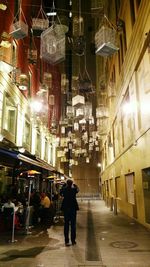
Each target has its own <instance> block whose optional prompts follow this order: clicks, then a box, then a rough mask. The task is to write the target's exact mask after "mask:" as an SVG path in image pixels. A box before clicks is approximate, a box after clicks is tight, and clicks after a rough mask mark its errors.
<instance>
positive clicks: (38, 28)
mask: <svg viewBox="0 0 150 267" xmlns="http://www.w3.org/2000/svg"><path fill="white" fill-rule="evenodd" d="M48 27H49V20H48V17H47V15H46V13H45V12H44V10H43V8H42V5H41V6H40V9H39V12H38V14H37V17H36V18H32V30H33V34H34V35H35V36H40V35H41V33H42V32H43V31H44V30H46V29H47V28H48Z"/></svg>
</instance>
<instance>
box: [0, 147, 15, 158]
mask: <svg viewBox="0 0 150 267" xmlns="http://www.w3.org/2000/svg"><path fill="white" fill-rule="evenodd" d="M0 154H1V155H2V156H8V157H12V158H14V159H17V153H15V152H12V151H9V150H5V149H0Z"/></svg>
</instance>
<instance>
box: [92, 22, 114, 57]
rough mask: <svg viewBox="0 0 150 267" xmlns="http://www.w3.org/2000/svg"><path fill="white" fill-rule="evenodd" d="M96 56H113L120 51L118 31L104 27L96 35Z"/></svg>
mask: <svg viewBox="0 0 150 267" xmlns="http://www.w3.org/2000/svg"><path fill="white" fill-rule="evenodd" d="M95 45H96V54H97V55H101V56H111V55H113V54H114V53H116V52H117V51H118V50H119V47H118V46H117V44H116V30H115V29H114V28H112V27H109V26H107V25H103V26H102V27H101V28H100V29H99V30H98V31H97V32H96V34H95Z"/></svg>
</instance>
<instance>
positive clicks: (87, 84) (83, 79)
mask: <svg viewBox="0 0 150 267" xmlns="http://www.w3.org/2000/svg"><path fill="white" fill-rule="evenodd" d="M84 61H85V64H84V72H83V74H81V70H80V62H79V78H78V90H79V92H80V93H81V94H89V93H94V90H93V85H92V80H91V78H90V75H89V73H88V71H87V66H86V50H85V54H84Z"/></svg>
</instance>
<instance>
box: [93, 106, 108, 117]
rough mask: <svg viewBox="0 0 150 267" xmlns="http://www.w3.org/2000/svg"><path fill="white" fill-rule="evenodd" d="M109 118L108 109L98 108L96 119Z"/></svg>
mask: <svg viewBox="0 0 150 267" xmlns="http://www.w3.org/2000/svg"><path fill="white" fill-rule="evenodd" d="M108 117H109V113H108V108H107V107H105V106H100V107H97V108H96V118H101V119H105V118H108Z"/></svg>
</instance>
